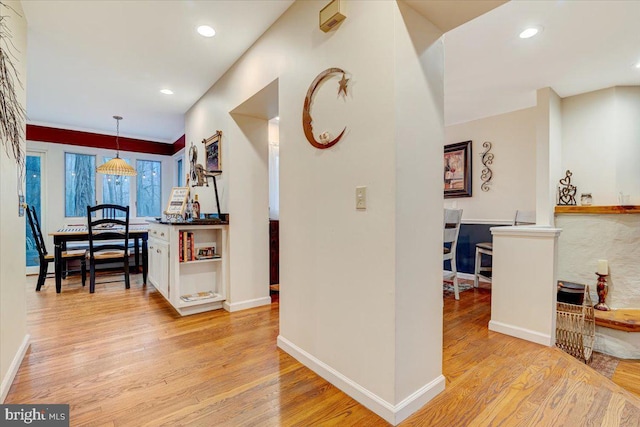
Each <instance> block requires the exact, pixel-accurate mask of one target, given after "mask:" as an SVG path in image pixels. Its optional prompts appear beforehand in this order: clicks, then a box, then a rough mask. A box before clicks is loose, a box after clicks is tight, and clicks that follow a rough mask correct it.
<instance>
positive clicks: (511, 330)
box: [489, 320, 555, 347]
mask: <svg viewBox="0 0 640 427" xmlns="http://www.w3.org/2000/svg"><path fill="white" fill-rule="evenodd" d="M489 330H490V331H494V332H500V333H501V334H505V335H511V336H512V337H516V338H520V339H523V340H526V341H531V342H534V343H536V344H542V345H546V346H549V347H551V346H553V345H555V337H552V336H550V335H546V334H542V333H540V332H536V331H532V330H530V329H525V328H521V327H519V326H513V325H507V324H506V323H502V322H496V321H495V320H490V321H489Z"/></svg>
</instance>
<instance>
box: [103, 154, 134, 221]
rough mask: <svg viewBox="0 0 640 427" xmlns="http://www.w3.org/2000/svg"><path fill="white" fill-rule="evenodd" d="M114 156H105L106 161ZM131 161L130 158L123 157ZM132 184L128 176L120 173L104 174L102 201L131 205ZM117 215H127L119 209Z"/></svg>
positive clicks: (126, 160)
mask: <svg viewBox="0 0 640 427" xmlns="http://www.w3.org/2000/svg"><path fill="white" fill-rule="evenodd" d="M111 159H112V157H105V158H104V161H105V163H106V162H108V161H109V160H111ZM123 160H124V161H125V162H127V163H130V162H129V159H123ZM130 192H131V185H130V182H129V177H128V176H118V175H102V203H110V204H113V205H120V206H129V200H130V198H129V194H130ZM116 216H122V217H123V216H125V215H124V212H121V211H117V212H116Z"/></svg>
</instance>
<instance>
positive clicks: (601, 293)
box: [593, 273, 611, 311]
mask: <svg viewBox="0 0 640 427" xmlns="http://www.w3.org/2000/svg"><path fill="white" fill-rule="evenodd" d="M596 274H597V275H598V284H597V285H596V289H597V290H598V303H597V304H596V305H594V306H593V308H595V309H596V310H600V311H609V310H611V309H610V308H609V306H608V305H607V304H606V303H605V300H606V299H607V293H608V291H609V287H608V286H607V276H608V275H607V274H600V273H596Z"/></svg>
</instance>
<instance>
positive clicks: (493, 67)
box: [22, 0, 640, 142]
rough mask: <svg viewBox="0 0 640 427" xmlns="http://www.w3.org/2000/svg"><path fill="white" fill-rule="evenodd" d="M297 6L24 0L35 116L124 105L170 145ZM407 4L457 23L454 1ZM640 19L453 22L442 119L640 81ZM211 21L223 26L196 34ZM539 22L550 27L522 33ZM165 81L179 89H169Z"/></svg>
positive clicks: (126, 123) (549, 6)
mask: <svg viewBox="0 0 640 427" xmlns="http://www.w3.org/2000/svg"><path fill="white" fill-rule="evenodd" d="M291 3H292V0H259V1H258V0H246V1H244V0H230V1H222V0H216V1H197V0H184V1H171V0H165V1H115V0H111V1H91V0H85V1H51V0H47V1H37V0H29V1H23V2H22V5H23V8H24V10H25V14H26V17H27V21H28V25H29V40H28V43H29V44H28V55H27V56H28V58H27V60H28V67H27V69H28V76H27V79H28V90H27V93H28V98H27V113H28V116H29V122H30V123H36V124H47V125H52V126H57V127H64V128H69V129H80V130H88V131H95V132H100V133H112V134H113V133H114V130H115V129H114V128H115V124H114V120H113V119H112V118H111V116H113V115H114V114H119V115H122V116H124V120H123V121H122V123H121V127H120V129H121V134H122V135H125V136H129V137H137V138H142V139H149V140H154V141H161V142H173V141H175V140H176V139H177V138H178V137H180V136H181V135H182V133H183V132H184V119H183V117H184V113H185V112H186V111H187V110H188V109H189V108H190V107H191V106H192V105H193V103H194V102H195V101H197V100H198V98H200V97H201V96H202V95H203V94H204V93H205V92H206V90H207V89H208V88H209V87H210V86H211V85H212V84H213V83H214V82H215V81H216V80H217V79H218V78H219V77H221V76H222V74H224V72H225V71H226V70H227V69H228V68H229V67H230V66H231V65H232V64H233V63H234V62H235V61H236V60H237V59H238V58H239V57H240V56H241V55H242V53H243V52H244V51H246V49H247V48H249V47H250V46H251V44H252V43H253V42H254V41H255V40H256V39H257V38H258V37H259V36H260V35H261V34H262V33H263V32H264V31H265V30H266V29H267V28H268V27H269V26H270V25H271V24H272V23H273V22H274V21H275V20H276V19H277V18H278V17H279V16H280V15H281V14H282V13H284V11H285V10H286V9H287V8H288V7H289V6H290V5H291ZM407 3H408V4H410V5H411V6H412V7H415V8H416V9H417V10H419V11H421V13H423V14H429V13H430V14H432V16H433V17H432V19H436V20H438V19H439V21H438V22H440V21H442V22H441V25H444V26H445V27H447V26H451V25H455V23H451V22H449V21H451V19H449V18H450V17H451V14H450V12H446V10H444V9H442V7H444V6H447V3H446V2H443V1H424V0H409V1H408V2H407ZM421 3H423V4H422V5H421ZM449 3H457V4H458V5H457V6H456V8H459V7H463V6H459V4H462V5H464V4H465V2H461V1H457V2H449ZM469 3H474V4H477V3H481V2H480V1H476V2H469ZM483 3H485V4H486V5H488V6H487V7H489V6H491V7H493V6H495V4H497V3H499V1H493V0H490V1H486V0H485V1H483ZM432 4H439V5H440V6H442V7H441V8H436V9H435V10H431V9H434V8H433V7H432ZM445 9H446V8H445ZM248 11H250V13H248ZM445 12H446V13H445ZM434 13H436V14H437V13H439V14H440V15H437V16H436V15H433V14H434ZM463 15H464V14H463ZM438 16H439V18H438ZM638 17H640V1H638V0H629V1H625V0H623V1H613V0H610V1H606V0H605V1H596V0H592V1H586V0H585V1H578V0H564V1H563V0H556V1H519V0H514V1H511V2H508V3H506V4H504V5H502V6H499V7H497V8H496V9H494V10H492V11H490V12H488V13H486V14H484V15H482V16H480V17H478V18H476V19H474V20H472V21H470V22H467V23H466V24H464V25H462V26H460V27H458V28H455V29H453V30H451V31H449V32H448V33H446V35H445V66H446V68H445V122H446V123H447V124H454V123H461V122H466V121H469V120H473V119H477V118H481V117H487V116H491V115H495V114H499V113H504V112H508V111H513V110H517V109H522V108H526V107H530V106H533V105H535V93H536V90H537V89H539V88H542V87H546V86H550V87H552V88H554V89H555V90H556V92H557V93H558V94H559V95H560V96H562V97H565V96H570V95H574V94H578V93H583V92H588V91H592V90H596V89H600V88H606V87H611V86H615V85H638V84H640V69H637V68H635V67H634V64H636V63H637V62H638V61H640V25H638V23H637V21H638ZM202 24H208V25H211V26H212V27H214V28H215V29H216V31H217V35H216V36H215V37H213V38H210V39H207V38H203V37H201V36H200V35H198V34H197V33H196V32H195V28H196V27H197V26H198V25H202ZM533 24H535V25H542V26H543V27H544V31H543V32H542V33H541V34H540V35H538V36H536V37H534V38H531V39H527V40H522V39H520V38H518V34H519V32H520V31H521V30H522V29H523V28H525V27H526V26H528V25H533ZM337 31H339V29H338V30H337ZM164 87H167V88H170V89H172V90H173V91H174V92H175V95H172V96H167V95H162V94H161V93H160V92H159V90H160V89H161V88H164Z"/></svg>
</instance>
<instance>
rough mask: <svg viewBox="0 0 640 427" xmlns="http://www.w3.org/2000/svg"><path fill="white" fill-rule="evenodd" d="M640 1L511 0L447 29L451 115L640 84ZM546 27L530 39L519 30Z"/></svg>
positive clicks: (462, 117)
mask: <svg viewBox="0 0 640 427" xmlns="http://www.w3.org/2000/svg"><path fill="white" fill-rule="evenodd" d="M639 18H640V1H638V0H628V1H625V0H623V1H613V0H609V1H596V0H589V1H587V0H583V1H579V0H566V1H518V0H514V1H510V2H508V3H506V4H504V5H502V6H500V7H498V8H496V9H494V10H492V11H490V12H488V13H486V14H485V15H482V16H480V17H478V18H476V19H474V20H472V21H470V22H468V23H466V24H464V25H462V26H460V27H458V28H455V29H453V30H452V31H450V32H448V33H446V34H445V122H446V123H447V124H454V123H462V122H467V121H469V120H473V119H477V118H481V117H488V116H493V115H496V114H500V113H505V112H508V111H513V110H518V109H522V108H527V107H531V106H534V105H535V104H536V90H537V89H540V88H544V87H551V88H553V89H554V90H555V91H556V92H557V93H558V95H560V96H561V97H567V96H571V95H576V94H579V93H585V92H590V91H593V90H597V89H602V88H607V87H611V86H618V85H640V69H638V68H635V64H637V63H638V62H640V24H639V21H638V19H639ZM531 25H541V26H543V27H544V30H543V32H542V33H540V34H538V35H537V36H535V37H533V38H530V39H520V38H519V37H518V35H519V33H520V32H521V31H522V30H523V29H524V28H526V27H527V26H531Z"/></svg>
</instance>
